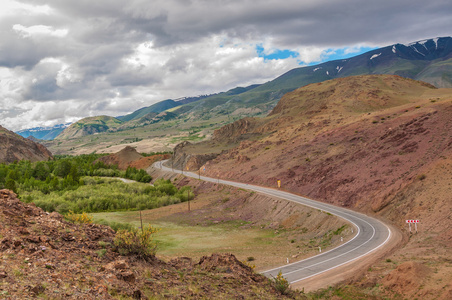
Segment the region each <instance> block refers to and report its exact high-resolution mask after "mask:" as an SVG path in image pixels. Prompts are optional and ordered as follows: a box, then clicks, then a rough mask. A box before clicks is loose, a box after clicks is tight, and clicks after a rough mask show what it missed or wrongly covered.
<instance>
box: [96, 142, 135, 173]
mask: <svg viewBox="0 0 452 300" xmlns="http://www.w3.org/2000/svg"><path fill="white" fill-rule="evenodd" d="M141 158H143V156H142V155H141V154H140V153H138V152H137V150H135V148H133V147H130V146H126V147H124V149H122V150H121V151H119V152H117V153H113V154H110V155H107V156H103V157H101V158H99V159H98V160H96V162H97V161H101V162H103V163H105V164H106V165H117V166H118V169H120V170H125V169H127V167H128V166H129V165H130V164H131V163H133V162H135V161H137V160H140V159H141Z"/></svg>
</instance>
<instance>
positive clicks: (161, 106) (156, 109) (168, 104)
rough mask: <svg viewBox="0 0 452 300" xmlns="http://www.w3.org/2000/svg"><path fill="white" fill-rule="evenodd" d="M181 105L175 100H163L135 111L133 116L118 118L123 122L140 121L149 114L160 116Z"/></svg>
mask: <svg viewBox="0 0 452 300" xmlns="http://www.w3.org/2000/svg"><path fill="white" fill-rule="evenodd" d="M179 105H181V104H180V103H178V102H176V101H174V100H171V99H169V100H163V101H160V102H158V103H155V104H153V105H151V106H147V107H143V108H140V109H139V110H136V111H134V112H133V113H131V114H128V115H125V116H120V117H117V119H118V120H121V121H123V122H127V121H131V120H136V119H140V118H142V117H144V116H146V115H147V114H149V113H155V114H159V113H161V112H162V111H165V110H167V109H170V108H173V107H176V106H179Z"/></svg>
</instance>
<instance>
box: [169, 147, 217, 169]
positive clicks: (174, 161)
mask: <svg viewBox="0 0 452 300" xmlns="http://www.w3.org/2000/svg"><path fill="white" fill-rule="evenodd" d="M192 145H193V144H192V143H190V142H188V141H184V142H182V143H180V144H178V145H177V146H176V147H175V148H174V152H173V156H172V157H171V159H170V161H169V165H171V166H172V167H174V168H176V169H179V170H184V171H198V170H199V169H200V168H201V167H202V166H203V165H205V164H206V163H207V162H208V161H210V160H212V159H214V158H216V157H217V156H218V155H219V154H218V153H207V154H194V153H192V152H191V151H190V149H189V148H190V147H191V146H192Z"/></svg>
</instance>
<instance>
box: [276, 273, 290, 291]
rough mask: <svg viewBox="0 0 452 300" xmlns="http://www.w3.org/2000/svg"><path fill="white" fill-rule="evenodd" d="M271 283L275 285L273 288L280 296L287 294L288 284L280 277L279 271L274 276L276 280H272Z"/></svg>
mask: <svg viewBox="0 0 452 300" xmlns="http://www.w3.org/2000/svg"><path fill="white" fill-rule="evenodd" d="M273 283H274V285H275V288H276V290H277V291H278V292H280V293H281V294H282V295H285V294H287V293H288V292H289V291H290V289H289V282H288V281H287V279H286V278H284V277H283V276H282V273H281V271H279V273H278V275H277V276H276V278H273Z"/></svg>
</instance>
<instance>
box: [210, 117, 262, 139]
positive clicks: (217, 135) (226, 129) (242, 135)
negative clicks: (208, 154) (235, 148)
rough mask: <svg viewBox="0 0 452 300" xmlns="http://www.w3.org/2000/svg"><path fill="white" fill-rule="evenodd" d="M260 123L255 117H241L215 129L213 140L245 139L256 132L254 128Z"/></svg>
mask: <svg viewBox="0 0 452 300" xmlns="http://www.w3.org/2000/svg"><path fill="white" fill-rule="evenodd" d="M258 125H259V121H258V120H257V119H255V118H244V119H240V120H237V121H235V122H233V123H231V124H227V125H225V126H223V127H221V128H219V129H217V130H215V131H214V133H213V137H212V140H214V141H220V142H226V141H235V142H237V141H238V140H245V139H248V138H250V137H251V135H253V134H254V135H255V134H256V133H255V132H254V130H255V129H256V128H257V126H258Z"/></svg>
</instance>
